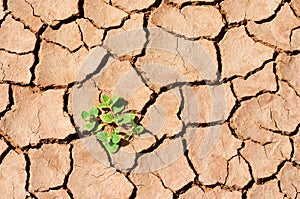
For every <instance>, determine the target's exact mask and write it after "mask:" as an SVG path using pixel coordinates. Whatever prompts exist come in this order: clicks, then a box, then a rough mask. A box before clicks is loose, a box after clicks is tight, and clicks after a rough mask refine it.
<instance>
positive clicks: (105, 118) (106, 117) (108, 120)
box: [100, 113, 114, 123]
mask: <svg viewBox="0 0 300 199" xmlns="http://www.w3.org/2000/svg"><path fill="white" fill-rule="evenodd" d="M100 118H101V120H102V121H103V122H105V123H112V121H113V120H114V117H113V116H112V114H110V113H107V114H103V115H100Z"/></svg>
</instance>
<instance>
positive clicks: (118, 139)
mask: <svg viewBox="0 0 300 199" xmlns="http://www.w3.org/2000/svg"><path fill="white" fill-rule="evenodd" d="M111 141H112V142H113V143H114V144H118V143H119V142H120V141H121V137H120V136H119V135H117V134H115V133H114V134H112V138H111Z"/></svg>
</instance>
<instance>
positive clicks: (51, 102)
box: [0, 0, 300, 199]
mask: <svg viewBox="0 0 300 199" xmlns="http://www.w3.org/2000/svg"><path fill="white" fill-rule="evenodd" d="M153 27H155V28H159V29H160V30H162V31H163V32H165V34H168V35H172V36H173V37H174V38H175V40H169V41H167V40H165V39H164V38H161V40H157V38H156V37H155V35H152V34H151V33H150V32H149V31H148V30H147V29H146V28H153ZM143 28H145V29H143ZM135 29H141V30H143V31H142V34H136V35H135V36H134V43H136V44H138V45H141V46H143V48H142V49H135V50H134V51H131V52H129V53H127V54H125V55H122V56H116V55H119V54H120V51H119V50H120V49H122V48H125V49H126V47H127V46H128V45H131V44H132V43H130V42H128V43H126V41H122V42H120V43H118V46H113V45H111V43H109V39H110V38H113V37H114V36H115V35H118V34H122V33H125V32H129V31H132V30H135ZM184 41H189V42H191V43H193V44H197V45H201V47H202V48H203V49H204V51H205V52H206V53H207V56H208V57H209V59H210V61H211V63H212V65H211V66H209V67H210V73H208V74H207V75H206V77H203V76H200V75H198V74H197V71H196V70H195V68H194V67H193V64H191V63H190V62H187V61H186V60H185V59H184V55H183V50H186V49H184V47H182V46H181V47H180V45H179V44H180V42H181V44H182V43H184ZM164 42H166V43H168V44H170V45H169V46H170V48H174V49H175V51H176V52H177V53H176V54H171V53H168V52H165V51H159V50H153V48H150V47H149V46H155V45H156V44H157V43H164ZM97 47H104V48H105V49H107V50H108V53H107V54H106V56H107V57H110V58H115V59H114V62H113V63H111V65H110V67H108V68H106V69H105V70H103V71H102V73H101V78H100V81H99V82H98V83H96V82H95V84H97V85H96V86H97V89H98V92H105V93H107V94H109V95H112V94H113V91H114V88H115V87H116V85H115V83H116V82H118V80H119V79H120V78H121V77H122V76H123V75H124V74H125V73H128V71H129V72H130V71H133V73H132V76H130V77H131V78H130V79H127V80H126V82H125V84H128V85H131V83H132V85H134V86H135V84H137V85H138V89H136V90H135V91H134V93H133V94H132V95H131V96H126V94H128V93H124V97H125V99H126V100H128V102H129V103H128V108H129V109H130V110H134V111H135V112H136V113H137V114H139V115H141V119H140V122H141V124H143V125H144V126H146V127H147V125H149V123H151V122H154V123H157V124H159V123H160V122H161V121H162V120H163V121H164V127H163V128H160V129H155V128H153V129H151V128H150V127H149V129H148V130H149V131H151V132H155V134H151V133H150V134H146V135H141V137H137V138H135V139H134V140H133V141H132V143H131V144H130V145H128V146H126V147H123V148H121V149H120V150H125V151H127V152H128V151H129V152H133V153H138V152H141V153H143V155H142V156H137V157H133V158H132V157H129V158H128V159H126V161H127V162H126V166H127V167H126V169H119V168H118V165H117V164H118V163H116V162H115V158H120V157H118V155H117V154H114V155H112V157H109V156H108V154H107V153H103V156H105V157H107V161H108V165H109V166H107V165H105V164H102V162H100V161H99V160H97V159H96V158H95V157H94V156H93V155H92V154H91V153H90V152H89V151H88V150H87V148H86V146H85V145H84V141H82V140H89V139H91V137H83V138H82V136H81V135H82V132H81V131H80V128H79V127H78V125H77V124H76V122H75V121H76V120H75V119H74V112H73V110H72V105H71V104H72V101H73V100H74V99H72V93H73V91H74V88H75V87H76V86H77V85H78V84H80V83H82V82H79V81H78V80H77V77H78V73H79V71H80V69H81V67H82V65H83V63H84V61H85V59H86V57H87V56H88V54H89V53H90V52H91V51H92V50H93V49H94V48H97ZM196 57H197V55H196ZM152 63H156V64H157V63H158V64H159V65H167V66H168V67H170V68H171V69H172V71H176V72H177V73H179V74H180V75H182V77H184V81H182V80H181V79H176V77H175V79H174V76H172V74H171V73H170V74H169V75H165V74H164V73H163V72H162V71H161V68H160V67H157V65H156V66H155V65H153V66H152V67H151V64H152ZM145 65H146V66H150V67H144V66H145ZM205 66H206V67H208V65H205ZM299 77H300V1H299V0H269V1H260V0H253V1H252V0H251V1H245V0H202V1H197V0H140V1H138V0H64V1H58V0H54V1H53V0H43V1H41V0H0V197H1V198H7V199H10V198H16V199H21V198H41V199H48V198H50V199H52V198H63V199H67V198H77V199H82V198H86V199H92V198H104V199H106V198H110V199H113V198H116V199H122V198H141V199H144V198H145V199H146V198H157V199H168V198H181V199H195V198H205V199H206V198H207V199H238V198H239V199H246V198H249V199H277V198H278V199H279V198H280V199H300V132H299V128H300V78H299ZM121 83H122V82H121ZM220 89H223V92H224V101H218V100H216V101H215V102H214V103H215V104H214V103H213V102H212V101H211V99H210V98H211V95H213V93H215V92H218V91H219V90H220ZM123 92H125V91H123ZM194 103H198V104H199V112H198V114H194V112H193V106H192V105H193V104H194ZM212 104H213V105H212ZM212 106H218V107H220V106H223V108H224V114H223V115H222V114H219V113H212V112H211V107H212ZM160 111H162V112H164V117H162V118H160ZM153 115H156V117H153ZM212 115H213V116H212ZM151 116H152V117H151ZM216 131H219V132H220V134H219V136H218V137H216V138H215V139H216V141H215V142H214V141H213V140H209V139H207V137H208V136H211V134H212V133H214V132H216ZM190 135H192V136H193V140H192V143H189V144H187V140H188V138H187V137H188V136H190ZM143 136H144V137H143ZM212 136H214V135H212ZM205 143H206V145H209V146H210V149H207V151H206V152H205V156H201V155H199V151H201V150H202V149H203V148H202V149H201V146H202V144H205ZM169 144H174V146H175V147H176V152H175V151H174V154H175V153H176V154H177V153H178V154H179V156H178V157H177V158H175V159H172V157H173V154H172V153H173V151H172V153H170V152H169V153H167V154H164V153H161V151H163V148H164V147H165V146H168V145H169ZM98 147H99V148H101V145H98ZM178 154H177V155H178ZM149 157H150V160H151V157H158V158H159V159H160V160H161V161H162V162H167V161H169V159H168V158H170V162H169V164H167V165H165V166H164V167H161V168H155V169H152V167H151V166H152V165H151V164H152V163H151V162H147V161H149ZM171 159H172V161H171ZM119 163H120V162H119ZM145 165H146V166H150V167H151V169H150V168H148V169H149V171H147V172H135V170H136V169H144V170H145V168H144V167H145ZM119 166H122V165H119ZM154 167H155V165H154V166H153V168H154ZM146 169H147V168H146ZM150 170H151V171H150Z"/></svg>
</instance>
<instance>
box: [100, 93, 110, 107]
mask: <svg viewBox="0 0 300 199" xmlns="http://www.w3.org/2000/svg"><path fill="white" fill-rule="evenodd" d="M101 98H102V101H103V102H104V103H105V104H106V105H108V106H109V105H111V99H110V97H108V96H107V95H101Z"/></svg>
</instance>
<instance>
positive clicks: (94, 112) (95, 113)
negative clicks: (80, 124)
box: [90, 106, 99, 117]
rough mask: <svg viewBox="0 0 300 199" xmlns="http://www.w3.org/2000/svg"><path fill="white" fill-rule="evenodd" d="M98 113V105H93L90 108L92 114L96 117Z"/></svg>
mask: <svg viewBox="0 0 300 199" xmlns="http://www.w3.org/2000/svg"><path fill="white" fill-rule="evenodd" d="M98 113H99V110H98V109H97V107H96V106H92V107H91V108H90V115H92V116H94V117H98Z"/></svg>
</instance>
